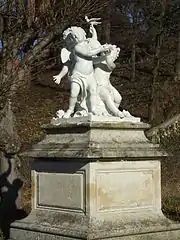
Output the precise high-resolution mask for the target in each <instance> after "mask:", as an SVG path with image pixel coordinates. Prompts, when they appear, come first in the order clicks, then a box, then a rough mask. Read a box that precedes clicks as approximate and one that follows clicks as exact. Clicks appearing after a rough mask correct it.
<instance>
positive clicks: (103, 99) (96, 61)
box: [53, 17, 139, 121]
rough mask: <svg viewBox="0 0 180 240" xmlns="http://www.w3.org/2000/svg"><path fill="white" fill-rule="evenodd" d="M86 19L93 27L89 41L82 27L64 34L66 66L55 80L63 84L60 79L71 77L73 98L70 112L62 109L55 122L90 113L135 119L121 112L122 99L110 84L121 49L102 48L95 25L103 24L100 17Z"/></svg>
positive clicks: (71, 29)
mask: <svg viewBox="0 0 180 240" xmlns="http://www.w3.org/2000/svg"><path fill="white" fill-rule="evenodd" d="M85 19H86V21H87V22H88V23H89V24H90V28H89V31H90V34H91V37H90V38H86V32H85V31H84V29H82V28H81V27H76V26H73V27H70V28H68V29H66V30H65V31H64V32H63V39H64V41H65V43H66V47H65V48H63V49H62V50H61V61H62V63H63V67H62V70H61V72H60V73H59V74H58V75H56V76H54V77H53V79H54V81H55V83H57V84H60V82H61V79H62V78H63V77H64V76H65V75H66V74H68V81H69V84H70V98H69V107H68V110H67V111H66V112H64V111H63V110H59V111H58V112H57V114H56V115H57V117H56V118H54V120H57V119H59V118H70V117H82V116H88V115H89V114H91V115H96V116H108V117H118V118H119V119H124V118H127V117H128V118H130V117H131V118H134V117H133V116H131V115H130V113H129V112H127V111H124V110H123V111H120V110H119V109H118V107H119V105H120V103H121V100H122V97H121V95H120V94H119V92H118V91H117V90H116V89H115V88H114V87H113V86H112V85H111V83H110V75H111V73H112V71H113V69H114V68H115V66H116V65H115V63H114V62H115V60H116V59H117V58H118V56H119V52H120V49H119V48H118V47H116V46H115V45H111V44H104V45H101V43H100V42H99V41H98V39H97V32H96V29H95V27H94V25H97V24H100V22H99V20H100V19H99V18H92V19H89V18H88V17H85ZM134 120H135V118H134ZM135 121H136V120H135ZM137 121H139V118H138V119H137Z"/></svg>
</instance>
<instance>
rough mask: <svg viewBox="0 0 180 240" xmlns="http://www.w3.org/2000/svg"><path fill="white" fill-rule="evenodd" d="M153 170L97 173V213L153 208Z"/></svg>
mask: <svg viewBox="0 0 180 240" xmlns="http://www.w3.org/2000/svg"><path fill="white" fill-rule="evenodd" d="M153 186H154V185H153V170H144V171H143V170H123V171H122V170H114V171H112V170H110V171H108V170H107V171H105V170H104V171H98V172H97V173H96V193H97V198H96V199H97V211H99V212H105V211H108V212H109V211H116V210H118V211H128V210H133V209H136V210H137V209H138V208H139V209H141V208H151V209H152V208H153V205H154V202H155V190H154V187H153Z"/></svg>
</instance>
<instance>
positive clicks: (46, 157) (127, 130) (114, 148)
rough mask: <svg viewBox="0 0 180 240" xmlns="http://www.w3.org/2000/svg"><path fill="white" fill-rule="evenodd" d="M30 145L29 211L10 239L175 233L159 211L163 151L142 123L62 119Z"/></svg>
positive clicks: (178, 228) (130, 239)
mask: <svg viewBox="0 0 180 240" xmlns="http://www.w3.org/2000/svg"><path fill="white" fill-rule="evenodd" d="M44 128H45V129H46V131H47V135H46V137H45V139H44V140H43V141H41V142H40V143H38V144H36V145H35V146H33V148H32V150H31V151H30V152H26V153H25V155H30V156H33V157H34V158H35V161H34V163H33V166H32V212H31V214H30V215H29V216H28V217H27V218H25V219H23V220H21V221H17V222H15V223H13V225H12V226H11V239H13V240H24V239H26V240H30V239H50V240H51V239H52V240H59V239H64V240H65V239H115V238H116V239H123V240H142V239H143V240H144V239H166V240H170V239H180V225H179V224H177V223H173V222H171V221H170V220H168V219H167V218H165V217H164V216H163V214H162V212H161V177H160V173H161V171H160V160H161V159H163V158H164V157H166V153H165V152H163V151H160V150H159V146H158V145H153V144H151V143H150V142H149V141H148V140H147V139H146V137H145V135H144V130H145V129H147V128H149V126H148V125H147V124H143V123H125V122H117V121H112V120H111V121H110V120H108V121H102V119H98V118H95V117H91V118H84V119H81V118H75V119H72V120H71V121H68V120H66V119H62V120H61V121H60V123H59V125H58V126H52V125H49V126H44Z"/></svg>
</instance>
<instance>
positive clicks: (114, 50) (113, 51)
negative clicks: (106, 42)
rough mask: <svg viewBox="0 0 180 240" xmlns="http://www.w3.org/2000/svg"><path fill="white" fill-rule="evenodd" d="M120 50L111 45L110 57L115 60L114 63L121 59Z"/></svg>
mask: <svg viewBox="0 0 180 240" xmlns="http://www.w3.org/2000/svg"><path fill="white" fill-rule="evenodd" d="M119 53H120V48H119V47H117V46H116V45H110V54H109V55H110V56H111V58H112V60H113V62H114V61H115V60H116V59H117V58H118V57H119Z"/></svg>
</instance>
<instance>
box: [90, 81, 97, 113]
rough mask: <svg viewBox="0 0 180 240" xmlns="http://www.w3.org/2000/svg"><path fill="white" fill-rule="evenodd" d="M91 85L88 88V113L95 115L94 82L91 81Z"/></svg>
mask: <svg viewBox="0 0 180 240" xmlns="http://www.w3.org/2000/svg"><path fill="white" fill-rule="evenodd" d="M91 83H92V85H91V86H90V87H89V107H90V109H89V111H90V113H93V114H95V111H96V98H97V97H96V82H95V81H92V82H91ZM91 83H90V84H91Z"/></svg>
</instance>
